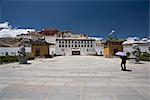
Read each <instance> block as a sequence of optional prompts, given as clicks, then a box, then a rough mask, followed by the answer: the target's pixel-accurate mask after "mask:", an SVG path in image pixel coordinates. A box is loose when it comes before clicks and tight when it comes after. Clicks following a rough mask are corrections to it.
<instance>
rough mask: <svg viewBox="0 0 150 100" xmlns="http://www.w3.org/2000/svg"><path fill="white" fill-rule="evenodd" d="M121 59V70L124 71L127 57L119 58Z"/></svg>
mask: <svg viewBox="0 0 150 100" xmlns="http://www.w3.org/2000/svg"><path fill="white" fill-rule="evenodd" d="M120 58H121V60H122V61H121V70H122V71H126V60H127V56H120Z"/></svg>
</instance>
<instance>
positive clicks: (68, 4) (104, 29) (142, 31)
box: [0, 0, 149, 38]
mask: <svg viewBox="0 0 150 100" xmlns="http://www.w3.org/2000/svg"><path fill="white" fill-rule="evenodd" d="M0 1H1V2H0V20H1V22H4V21H8V22H9V23H10V24H11V25H12V27H17V28H34V29H36V30H40V29H42V28H58V29H60V30H66V29H69V30H72V31H74V32H76V33H85V34H88V35H90V36H98V37H104V38H106V37H107V36H108V34H109V33H110V30H111V29H116V33H115V34H114V35H115V36H117V37H119V38H126V37H129V36H138V37H146V36H149V1H148V0H124V1H120V0H106V1H105V0H96V1H90V0H88V1H87V0H82V1H81V0H71V1H69V0H67V1H64V0H57V1H52V0H43V1H42V0H20V1H19V0H3V1H2V0H0Z"/></svg>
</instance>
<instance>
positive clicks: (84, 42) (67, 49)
mask: <svg viewBox="0 0 150 100" xmlns="http://www.w3.org/2000/svg"><path fill="white" fill-rule="evenodd" d="M94 45H95V40H94V39H86V38H84V39H83V38H63V39H56V45H55V46H56V55H68V56H69V55H94V54H96V51H95V49H94Z"/></svg>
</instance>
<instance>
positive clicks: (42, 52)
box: [31, 46, 49, 57]
mask: <svg viewBox="0 0 150 100" xmlns="http://www.w3.org/2000/svg"><path fill="white" fill-rule="evenodd" d="M37 48H38V49H39V50H40V57H44V56H45V55H49V46H32V52H31V56H32V57H35V55H36V49H37Z"/></svg>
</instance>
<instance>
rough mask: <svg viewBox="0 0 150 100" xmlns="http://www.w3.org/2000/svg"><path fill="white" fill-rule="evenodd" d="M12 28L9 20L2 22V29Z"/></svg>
mask: <svg viewBox="0 0 150 100" xmlns="http://www.w3.org/2000/svg"><path fill="white" fill-rule="evenodd" d="M3 28H4V29H6V28H11V26H10V25H9V23H8V22H4V23H0V29H3Z"/></svg>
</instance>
